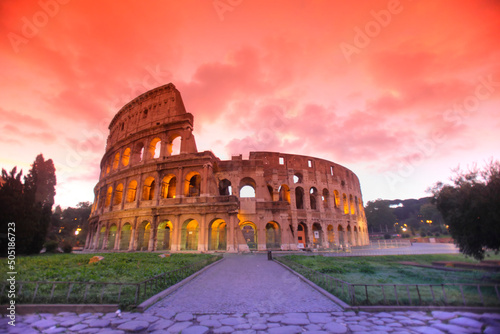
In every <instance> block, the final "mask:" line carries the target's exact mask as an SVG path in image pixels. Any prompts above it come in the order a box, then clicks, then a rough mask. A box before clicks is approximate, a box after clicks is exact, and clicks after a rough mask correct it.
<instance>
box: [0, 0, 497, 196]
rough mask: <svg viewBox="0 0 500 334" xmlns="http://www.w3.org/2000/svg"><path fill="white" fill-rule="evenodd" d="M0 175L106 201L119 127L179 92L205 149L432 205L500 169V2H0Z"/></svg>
mask: <svg viewBox="0 0 500 334" xmlns="http://www.w3.org/2000/svg"><path fill="white" fill-rule="evenodd" d="M0 19H1V20H0V36H1V38H0V43H1V44H0V73H1V80H0V85H1V86H0V167H2V168H5V169H8V170H10V169H11V168H12V167H13V166H18V167H20V168H22V169H23V170H24V171H25V172H27V170H28V169H29V167H30V164H31V163H32V162H33V160H34V159H35V157H36V155H37V154H39V153H43V154H44V156H45V158H51V159H53V160H54V161H55V165H56V169H57V178H58V186H57V189H56V190H57V195H56V204H61V205H62V206H75V205H76V204H77V203H78V202H80V201H92V200H93V187H94V186H95V184H96V183H97V181H98V175H99V164H100V159H101V157H102V155H103V153H104V146H105V140H106V136H107V134H108V133H107V126H108V124H109V121H110V120H111V118H112V117H113V115H114V114H115V113H116V112H117V111H118V110H119V108H120V107H122V106H123V105H124V104H126V103H127V102H128V101H130V100H131V99H133V98H134V97H136V96H137V95H139V94H141V93H143V92H145V91H147V90H149V89H152V88H154V87H157V86H160V85H163V84H166V83H169V82H172V83H173V84H174V85H175V86H176V87H177V88H178V89H179V91H180V92H181V94H182V97H183V100H184V104H185V106H186V108H187V110H188V112H191V113H192V114H194V116H195V136H196V140H197V144H198V149H199V150H200V151H202V150H212V151H213V152H214V153H215V154H216V155H218V156H219V157H220V158H221V159H229V158H230V156H231V155H232V154H240V153H242V154H243V155H244V157H245V155H246V156H248V152H249V151H256V150H267V151H279V152H284V153H295V154H303V155H311V156H316V157H320V158H324V159H328V160H332V161H335V162H337V163H339V164H341V165H344V166H346V167H348V168H350V169H351V170H352V171H354V172H355V173H356V174H357V175H358V176H359V178H360V181H361V188H362V191H363V200H364V202H365V203H366V202H367V201H369V200H374V199H376V198H386V199H395V198H401V199H404V198H418V197H422V196H427V195H428V194H427V193H426V192H425V190H426V189H427V188H428V187H429V186H432V185H433V184H434V183H435V182H436V181H439V180H441V181H446V180H447V179H448V178H449V177H450V176H451V169H452V168H454V167H457V166H458V165H459V164H460V165H461V166H463V167H466V166H467V165H470V164H471V163H473V162H477V163H478V164H479V165H482V164H484V163H485V162H486V161H487V160H489V159H491V158H494V159H498V158H499V157H500V154H499V153H500V145H499V143H500V131H499V129H500V2H499V1H494V0H485V1H416V0H413V1H409V0H401V1H392V0H391V1H386V0H384V1H340V0H339V1H334V0H332V1H313V0H310V1H308V0H282V1H269V0H265V1H251V0H203V1H202V0H199V1H195V0H182V1H178V0H176V1H173V0H172V1H167V0H165V1H149V0H148V1H126V0H121V1H107V0H99V1H93V0H88V1H77V0H64V1H63V0H41V1H38V0H37V1H28V0H3V1H1V2H0Z"/></svg>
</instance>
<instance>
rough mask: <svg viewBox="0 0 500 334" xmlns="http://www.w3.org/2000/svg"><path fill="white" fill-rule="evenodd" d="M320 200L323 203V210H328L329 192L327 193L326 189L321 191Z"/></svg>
mask: <svg viewBox="0 0 500 334" xmlns="http://www.w3.org/2000/svg"><path fill="white" fill-rule="evenodd" d="M321 200H322V201H323V207H324V208H325V209H328V208H329V205H330V204H329V201H330V192H329V191H328V189H326V188H324V189H323V194H322V196H321Z"/></svg>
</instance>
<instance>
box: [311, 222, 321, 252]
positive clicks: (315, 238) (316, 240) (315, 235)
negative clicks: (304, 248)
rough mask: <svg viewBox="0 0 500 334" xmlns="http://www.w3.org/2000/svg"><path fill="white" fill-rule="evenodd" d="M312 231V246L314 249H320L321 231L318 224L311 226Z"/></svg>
mask: <svg viewBox="0 0 500 334" xmlns="http://www.w3.org/2000/svg"><path fill="white" fill-rule="evenodd" d="M312 231H313V244H314V246H315V247H321V246H322V244H323V229H322V228H321V225H320V224H318V223H314V224H313V226H312Z"/></svg>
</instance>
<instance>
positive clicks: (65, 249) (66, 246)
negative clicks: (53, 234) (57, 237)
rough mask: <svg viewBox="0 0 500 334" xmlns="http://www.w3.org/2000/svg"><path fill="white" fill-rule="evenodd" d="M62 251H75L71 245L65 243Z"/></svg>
mask: <svg viewBox="0 0 500 334" xmlns="http://www.w3.org/2000/svg"><path fill="white" fill-rule="evenodd" d="M61 248H62V250H63V252H64V253H71V252H72V251H73V246H72V245H71V243H69V242H67V241H65V242H64V243H63V245H62V247H61Z"/></svg>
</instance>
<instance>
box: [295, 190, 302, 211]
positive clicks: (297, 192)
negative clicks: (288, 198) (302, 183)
mask: <svg viewBox="0 0 500 334" xmlns="http://www.w3.org/2000/svg"><path fill="white" fill-rule="evenodd" d="M295 207H296V208H297V209H304V189H302V187H297V188H295Z"/></svg>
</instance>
